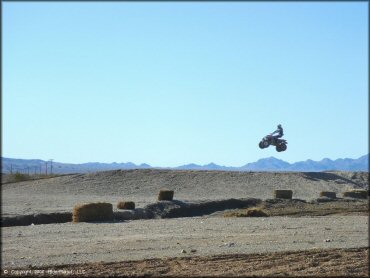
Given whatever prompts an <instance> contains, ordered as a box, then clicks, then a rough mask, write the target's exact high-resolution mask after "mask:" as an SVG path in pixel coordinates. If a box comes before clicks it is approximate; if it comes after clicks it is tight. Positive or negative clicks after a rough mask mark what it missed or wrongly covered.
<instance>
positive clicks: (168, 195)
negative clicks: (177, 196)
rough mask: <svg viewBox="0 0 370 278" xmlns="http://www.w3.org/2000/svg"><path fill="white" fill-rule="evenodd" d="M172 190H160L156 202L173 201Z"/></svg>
mask: <svg viewBox="0 0 370 278" xmlns="http://www.w3.org/2000/svg"><path fill="white" fill-rule="evenodd" d="M173 194H174V192H173V190H168V189H161V190H160V191H159V194H158V201H164V200H166V201H171V200H172V199H173Z"/></svg>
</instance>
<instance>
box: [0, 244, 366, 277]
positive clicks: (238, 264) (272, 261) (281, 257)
mask: <svg viewBox="0 0 370 278" xmlns="http://www.w3.org/2000/svg"><path fill="white" fill-rule="evenodd" d="M368 259H369V249H368V248H349V249H311V250H306V251H286V252H272V253H259V254H238V255H215V256H204V257H200V256H190V257H175V258H169V259H145V260H136V261H123V262H115V263H104V262H98V263H85V264H78V265H59V266H49V267H41V268H39V267H33V268H23V269H7V270H4V271H5V272H7V273H8V275H4V276H8V277H14V276H17V275H18V274H20V273H23V274H24V275H29V276H31V275H35V276H38V277H47V276H49V277H52V276H54V277H55V276H56V275H58V274H59V275H60V276H63V277H66V276H72V275H74V276H76V277H160V276H161V277H238V276H240V277H264V276H267V277H279V276H280V277H292V276H293V277H300V276H303V277H308V276H311V277H369V260H368ZM3 273H4V272H3Z"/></svg>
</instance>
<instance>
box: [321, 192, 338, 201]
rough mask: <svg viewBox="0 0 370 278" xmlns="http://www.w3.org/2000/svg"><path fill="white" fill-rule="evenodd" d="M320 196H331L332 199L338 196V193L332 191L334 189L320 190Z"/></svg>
mask: <svg viewBox="0 0 370 278" xmlns="http://www.w3.org/2000/svg"><path fill="white" fill-rule="evenodd" d="M320 197H328V198H331V199H335V198H337V194H336V193H335V192H332V191H321V192H320Z"/></svg>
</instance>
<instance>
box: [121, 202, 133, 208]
mask: <svg viewBox="0 0 370 278" xmlns="http://www.w3.org/2000/svg"><path fill="white" fill-rule="evenodd" d="M117 208H118V209H131V210H134V209H135V203H134V202H118V204H117Z"/></svg>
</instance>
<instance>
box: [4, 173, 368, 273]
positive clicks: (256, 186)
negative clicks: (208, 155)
mask: <svg viewBox="0 0 370 278" xmlns="http://www.w3.org/2000/svg"><path fill="white" fill-rule="evenodd" d="M1 186H2V218H3V219H4V218H12V217H13V218H14V217H21V216H23V215H32V214H38V213H44V214H48V213H61V212H65V213H67V212H68V213H71V212H72V210H73V207H74V206H75V205H76V204H78V203H89V202H97V201H101V202H109V203H112V204H113V208H114V211H115V212H116V215H118V213H119V212H118V210H117V208H116V204H117V202H118V201H122V200H129V201H134V202H135V203H136V207H137V209H136V210H137V211H140V209H143V208H147V209H148V208H152V209H153V208H155V210H157V211H158V210H159V209H161V211H160V212H159V213H157V214H155V217H152V218H150V219H149V218H147V219H144V218H140V217H139V218H137V219H136V220H133V219H124V218H122V219H119V220H116V221H107V222H100V223H97V222H94V223H72V222H66V223H51V224H41V225H37V224H36V225H34V224H31V225H27V226H17V225H12V226H7V227H5V226H3V227H2V228H1V229H2V262H1V266H2V274H5V275H7V276H17V275H18V276H19V275H20V274H22V275H33V276H34V275H37V276H43V275H44V276H53V275H57V274H60V275H61V276H64V277H65V276H68V275H69V276H72V275H75V276H138V277H139V276H148V275H153V276H166V275H167V276H185V277H188V276H193V277H195V276H222V277H225V276H253V275H256V276H276V275H282V276H292V275H295V276H296V275H298V276H299V275H303V276H307V275H312V276H325V275H329V276H333V275H334V276H335V275H336V276H338V275H340V276H360V277H363V276H366V275H368V249H369V248H368V247H369V246H368V245H369V241H368V220H369V219H368V216H369V207H368V199H365V200H361V199H358V200H357V199H352V198H342V194H341V193H342V192H343V191H345V190H347V189H350V188H358V189H368V173H363V172H319V173H299V172H226V171H186V170H163V169H148V170H117V171H107V172H97V173H92V174H72V175H63V176H60V177H53V178H49V179H40V180H33V181H23V182H17V183H6V181H5V180H4V181H3V182H2V185H1ZM162 188H167V189H171V190H174V192H175V195H174V202H170V201H165V202H157V200H156V199H157V195H158V192H159V190H160V189H162ZM274 189H290V190H292V191H293V200H274V199H273V190H274ZM321 191H333V192H336V193H337V197H339V198H338V199H334V200H328V199H322V198H321V199H320V198H319V194H320V192H321ZM223 200H224V201H225V200H226V201H225V202H226V203H227V202H229V201H227V200H232V201H230V202H231V203H232V204H234V203H237V201H238V200H239V202H242V204H245V207H243V205H241V206H239V207H238V208H234V207H233V208H230V207H227V208H226V207H225V206H224V207H223V209H219V208H221V207H222V206H223V204H224V203H225V202H224V201H223ZM235 200H236V201H235ZM222 202H224V203H222ZM243 202H244V203H243ZM189 204H190V205H189ZM199 204H201V205H202V208H203V210H202V212H201V213H200V214H201V215H195V214H196V213H195V214H194V212H192V213H193V214H184V211H185V212H186V210H187V209H189V208H192V209H194V206H195V207H200V206H199ZM209 204H211V205H213V208H212V209H211V210H210V209H204V206H208V205H209ZM215 204H217V206H216V205H215ZM220 204H221V205H220ZM227 204H229V203H227ZM250 206H253V207H259V208H261V209H263V210H264V211H266V212H267V213H268V215H269V216H268V217H236V216H237V215H239V214H240V212H243V210H245V209H246V208H247V207H250ZM180 210H181V213H182V214H180V215H186V216H189V217H180V216H179V215H176V214H174V213H173V212H174V211H177V212H178V211H180ZM241 215H242V213H241ZM22 271H23V272H22ZM48 271H49V272H48ZM53 271H54V272H53Z"/></svg>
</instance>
